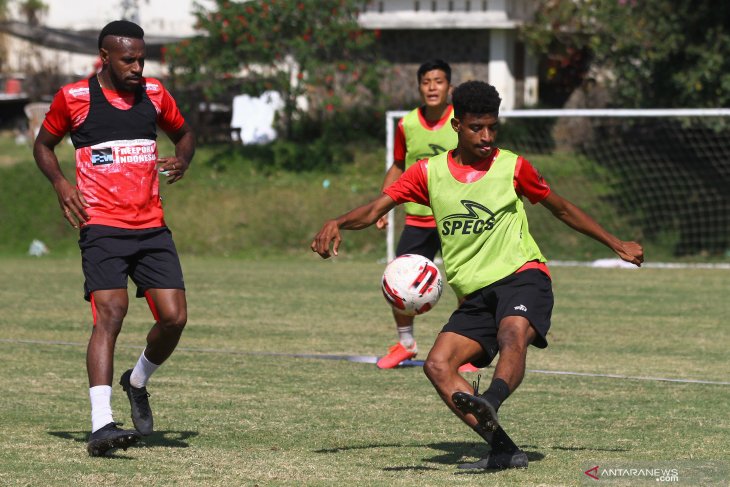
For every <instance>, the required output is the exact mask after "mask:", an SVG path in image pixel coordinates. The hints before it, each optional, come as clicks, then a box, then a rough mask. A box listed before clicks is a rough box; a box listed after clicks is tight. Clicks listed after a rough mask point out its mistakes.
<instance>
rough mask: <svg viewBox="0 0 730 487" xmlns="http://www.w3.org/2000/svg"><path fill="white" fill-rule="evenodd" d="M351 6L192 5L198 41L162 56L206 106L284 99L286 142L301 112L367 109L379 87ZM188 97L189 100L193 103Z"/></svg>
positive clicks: (306, 0) (345, 2) (318, 0)
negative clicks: (267, 96) (236, 96)
mask: <svg viewBox="0 0 730 487" xmlns="http://www.w3.org/2000/svg"><path fill="white" fill-rule="evenodd" d="M359 4H360V2H358V1H356V0H300V1H283V0H254V1H248V2H234V1H227V0H217V1H216V2H215V5H214V7H213V8H211V9H209V10H208V9H206V8H205V7H203V6H201V5H198V6H197V7H196V11H195V17H196V19H197V22H196V28H197V29H198V30H199V31H200V32H201V35H199V36H197V37H195V38H193V39H191V40H186V41H183V42H181V43H179V44H177V45H175V46H171V47H170V49H169V50H168V61H169V66H170V74H171V81H172V83H173V84H174V85H177V86H178V87H180V88H181V89H182V88H184V89H185V90H192V91H193V92H195V93H199V94H200V96H202V97H203V99H205V100H212V99H219V98H221V97H223V98H225V97H226V96H230V94H231V93H247V94H250V95H252V96H258V95H260V94H261V93H263V92H265V91H269V90H273V91H276V92H278V93H279V94H280V95H281V97H282V99H283V100H284V110H283V114H282V115H281V120H280V122H281V124H282V125H283V126H284V128H285V135H286V136H287V138H290V137H291V136H292V133H293V130H294V125H295V123H296V121H297V120H299V119H301V118H302V114H303V113H305V112H306V115H307V117H310V118H314V119H325V118H327V117H329V116H330V115H331V114H332V113H333V112H335V111H336V109H338V108H340V107H341V106H352V105H366V104H369V103H372V96H373V94H375V93H377V90H378V85H379V72H378V71H379V70H378V66H379V63H378V62H377V59H376V58H375V53H376V50H375V49H373V44H374V42H375V36H374V34H372V33H370V32H367V31H363V30H362V29H360V27H359V25H358V24H357V6H358V5H359ZM193 98H194V97H193Z"/></svg>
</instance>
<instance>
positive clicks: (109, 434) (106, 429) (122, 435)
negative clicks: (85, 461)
mask: <svg viewBox="0 0 730 487" xmlns="http://www.w3.org/2000/svg"><path fill="white" fill-rule="evenodd" d="M119 424H121V423H119ZM139 439H140V435H139V433H137V432H136V431H134V430H123V429H120V428H117V423H114V422H111V423H109V424H107V425H105V426H102V427H101V428H99V429H98V430H96V431H94V432H93V433H91V435H89V441H88V442H87V443H86V451H88V452H89V456H92V457H103V456H104V455H105V454H106V452H108V451H109V450H113V449H115V448H121V449H122V450H126V449H127V448H128V447H129V446H130V445H133V444H135V443H137V441H138V440H139Z"/></svg>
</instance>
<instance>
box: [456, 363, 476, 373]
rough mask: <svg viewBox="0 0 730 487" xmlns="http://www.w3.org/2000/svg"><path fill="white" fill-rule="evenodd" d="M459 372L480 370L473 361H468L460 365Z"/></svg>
mask: <svg viewBox="0 0 730 487" xmlns="http://www.w3.org/2000/svg"><path fill="white" fill-rule="evenodd" d="M459 372H479V369H478V368H477V367H475V366H474V365H472V364H471V363H466V364H464V365H462V366H461V367H459Z"/></svg>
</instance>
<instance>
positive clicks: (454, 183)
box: [311, 81, 644, 468]
mask: <svg viewBox="0 0 730 487" xmlns="http://www.w3.org/2000/svg"><path fill="white" fill-rule="evenodd" d="M500 102H501V100H500V98H499V94H498V93H497V90H495V89H494V87H493V86H491V85H488V84H487V83H483V82H479V81H469V82H467V83H464V84H462V85H460V86H459V87H458V88H456V89H455V90H454V93H453V104H454V119H453V120H452V122H451V123H452V126H453V129H454V131H455V132H456V133H457V135H458V145H457V147H456V149H455V150H453V151H450V152H447V153H443V154H440V155H438V156H435V157H433V158H431V159H429V160H423V161H419V162H418V163H417V164H415V165H413V166H412V167H410V168H409V169H408V170H406V171H405V172H404V173H403V175H402V176H401V177H400V178H399V179H398V181H396V182H395V183H393V184H392V185H391V186H389V187H388V188H386V189H385V190H384V194H383V195H381V196H380V197H378V198H377V199H375V200H373V201H371V202H370V203H368V204H366V205H363V206H361V207H359V208H356V209H354V210H351V211H350V212H348V213H346V214H344V215H342V216H340V217H338V218H336V219H334V220H329V221H327V222H325V224H324V226H323V227H322V229H321V230H320V231H319V233H318V234H317V235H316V236H315V238H314V240H313V241H312V244H311V249H312V250H313V251H315V252H317V253H319V254H320V255H321V256H322V257H323V258H328V257H330V255H331V253H333V254H334V255H337V252H338V248H339V246H340V242H341V240H342V238H341V236H340V229H350V230H359V229H362V228H366V227H368V226H369V225H372V224H373V223H375V222H376V221H377V220H378V219H379V218H380V217H381V216H382V215H384V214H385V213H387V212H388V211H390V210H391V209H392V208H393V207H395V206H396V205H397V204H401V203H404V202H406V201H414V202H418V203H421V204H427V205H429V206H430V207H431V208H432V209H433V213H434V218H435V220H436V222H437V225H438V234H439V238H440V239H441V248H442V252H443V258H444V266H445V268H446V278H447V280H448V282H449V284H450V285H451V286H452V288H453V289H454V291H455V292H456V294H457V296H459V297H460V305H459V307H458V309H457V310H456V311H454V313H453V314H452V315H451V317H450V318H449V321H448V323H446V325H445V326H444V328H443V330H442V331H441V333H440V334H439V336H438V337H437V339H436V342H435V343H434V346H433V348H431V351H430V352H429V354H428V357H427V359H426V361H425V364H424V372H425V373H426V376H427V377H428V378H429V380H430V381H431V383H432V384H433V386H434V387H435V388H436V390H437V392H438V393H439V395H440V396H441V399H442V400H443V401H444V402H445V403H446V404H447V406H448V407H449V408H450V409H451V410H452V411H453V412H454V413H455V414H456V415H457V416H458V417H459V418H460V419H462V420H463V421H464V422H465V423H466V424H467V425H468V426H469V427H471V428H472V429H473V430H474V431H475V432H476V433H477V434H479V435H480V436H481V437H482V438H484V440H485V441H487V443H489V444H490V445H491V446H492V449H491V451H490V452H489V453H488V454H487V455H486V456H485V457H484V458H483V459H481V460H480V461H478V462H476V463H474V464H468V465H463V466H462V467H465V468H525V467H527V464H528V459H527V455H526V454H525V453H524V452H523V451H522V450H520V449H519V448H518V447H517V446H516V445H515V444H514V443H513V442H512V440H511V439H510V438H509V437H508V436H507V434H506V433H505V432H504V430H502V428H501V427H500V425H499V422H498V418H497V411H498V409H499V407H500V406H501V405H502V403H503V402H504V401H505V399H507V397H508V396H509V395H510V394H511V393H513V392H514V391H515V389H516V388H517V387H518V386H519V385H520V383H521V382H522V379H523V377H524V374H525V362H526V357H527V349H528V347H529V346H530V345H534V346H536V347H538V348H545V347H547V332H548V330H549V328H550V317H551V314H552V308H553V293H552V285H551V279H550V274H549V272H548V269H547V265H546V259H545V257H544V256H543V255H542V253H541V252H540V249H539V248H538V246H537V243H536V242H535V241H534V239H533V238H532V236H531V235H530V232H529V227H528V222H527V217H526V215H525V211H524V206H523V201H522V199H523V197H526V198H527V199H528V200H529V201H530V202H531V203H532V204H535V203H538V202H539V203H541V204H542V205H543V206H545V207H546V208H547V209H548V210H550V212H551V213H552V214H553V215H554V216H555V217H556V218H558V219H559V220H561V221H562V222H564V223H565V224H567V225H568V226H570V227H571V228H573V229H575V230H576V231H578V232H580V233H583V234H585V235H588V236H589V237H591V238H594V239H595V240H597V241H599V242H601V243H603V244H604V245H606V246H607V247H608V248H610V249H611V250H613V251H614V252H615V253H616V254H617V255H618V256H619V257H621V259H623V260H625V261H627V262H631V263H633V264H635V265H637V266H640V265H641V263H642V262H643V261H644V253H643V249H642V247H641V245H640V244H638V243H636V242H629V241H623V240H620V239H618V238H617V237H615V236H614V235H612V234H611V233H609V232H608V231H606V230H605V229H604V228H603V227H602V226H601V225H599V224H598V223H597V222H596V221H595V220H593V219H592V218H591V217H590V216H588V215H587V214H586V213H584V212H583V211H582V210H581V209H579V208H578V207H576V206H575V205H573V204H572V203H571V202H569V201H568V200H566V199H565V198H563V197H561V196H559V195H558V194H557V193H555V192H554V191H552V190H551V189H550V187H549V186H548V185H547V183H546V182H545V181H544V180H543V179H542V177H540V175H539V173H538V172H537V171H536V170H535V169H534V167H533V166H532V165H531V164H530V163H529V162H528V161H527V160H525V159H524V158H522V157H520V156H518V155H517V154H513V153H511V152H509V151H506V150H503V149H499V148H498V147H497V146H496V145H495V139H496V134H497V126H498V115H499V105H500ZM330 245H332V252H330ZM497 353H499V359H498V360H497V364H496V366H495V370H494V375H493V377H492V382H491V384H490V385H489V387H488V388H487V390H486V391H485V392H484V393H483V394H479V392H478V391H477V390H475V388H473V387H472V386H471V385H470V384H469V383H468V382H467V381H466V380H464V378H463V377H461V376H460V375H459V374H458V368H459V367H460V366H461V365H463V364H466V363H468V362H471V363H473V364H475V365H477V366H486V365H488V364H489V363H491V361H492V360H493V359H494V358H495V356H496V355H497Z"/></svg>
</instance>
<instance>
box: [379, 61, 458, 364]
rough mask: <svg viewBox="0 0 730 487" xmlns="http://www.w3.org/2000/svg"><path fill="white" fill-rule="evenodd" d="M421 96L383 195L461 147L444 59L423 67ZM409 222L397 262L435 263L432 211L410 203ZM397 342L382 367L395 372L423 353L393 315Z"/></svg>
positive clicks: (405, 122) (400, 134)
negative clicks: (415, 258) (423, 164)
mask: <svg viewBox="0 0 730 487" xmlns="http://www.w3.org/2000/svg"><path fill="white" fill-rule="evenodd" d="M416 75H417V79H418V93H419V94H420V96H421V101H422V103H423V105H421V106H420V107H418V108H415V109H413V110H411V111H410V112H409V113H408V114H407V115H406V116H405V117H403V118H401V119H400V120H399V121H398V126H397V127H396V132H395V140H394V145H393V165H392V166H391V167H390V169H389V170H388V172H387V173H386V174H385V179H384V181H383V189H385V188H387V187H388V186H390V185H391V184H393V183H394V182H395V181H397V180H398V178H400V177H401V175H402V174H403V172H404V171H405V170H406V169H408V168H409V167H411V166H412V165H413V164H415V163H416V161H418V160H420V159H428V158H429V157H433V156H435V155H437V154H441V153H442V152H445V151H447V150H450V149H453V148H454V147H456V133H455V132H454V131H453V130H452V128H451V118H452V116H453V113H454V110H453V107H452V106H451V104H450V103H449V95H450V94H451V67H450V66H449V65H448V63H446V62H445V61H442V60H441V59H434V60H431V61H427V62H425V63H423V64H422V65H421V66H420V67H419V68H418V71H417V73H416ZM405 211H406V221H405V225H404V227H403V233H401V236H400V239H399V241H398V246H397V247H396V251H395V255H396V257H398V256H401V255H404V254H417V255H422V256H424V257H427V258H429V259H431V260H433V259H434V257H435V256H436V253H437V252H438V251H439V249H440V243H439V238H438V234H437V233H436V222H435V221H434V219H433V213H432V212H431V209H430V208H429V207H428V206H424V205H421V204H418V203H412V202H408V203H406V204H405ZM387 224H388V219H387V216H383V217H382V218H380V219H379V220H378V221H377V223H376V226H377V227H378V228H380V229H382V228H385V227H386V226H387ZM393 318H394V319H395V326H396V329H397V331H398V342H397V343H396V344H395V345H393V346H392V347H390V349H389V350H388V353H387V354H386V355H385V356H383V357H381V358H380V360H378V362H377V366H378V367H380V368H381V369H392V368H393V367H396V366H397V365H398V364H399V363H401V362H402V361H404V360H408V359H412V358H414V357H415V356H416V354H417V353H418V346H417V344H416V340H415V338H414V330H413V323H414V317H413V316H405V315H402V314H399V313H397V312H395V311H393Z"/></svg>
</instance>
